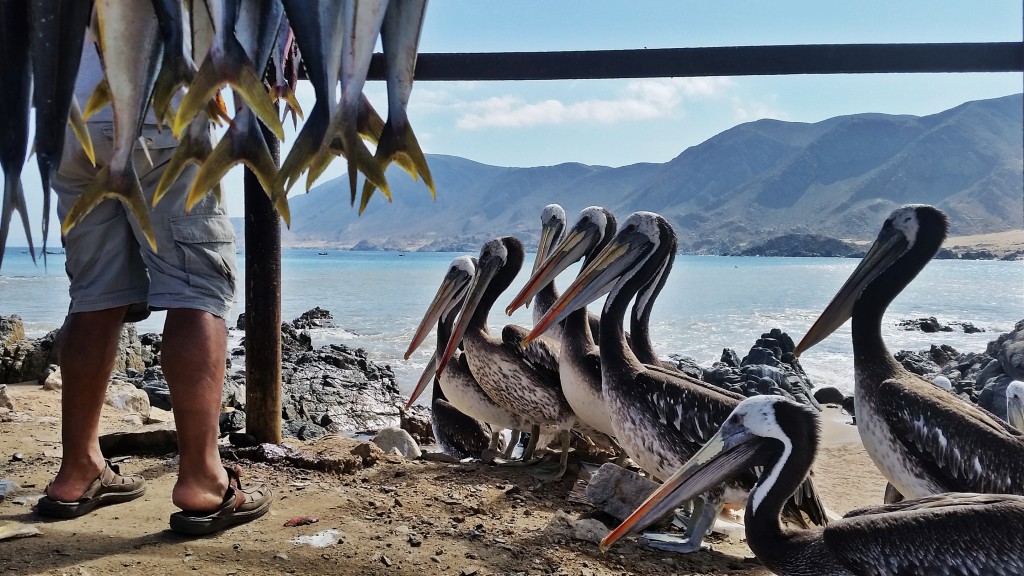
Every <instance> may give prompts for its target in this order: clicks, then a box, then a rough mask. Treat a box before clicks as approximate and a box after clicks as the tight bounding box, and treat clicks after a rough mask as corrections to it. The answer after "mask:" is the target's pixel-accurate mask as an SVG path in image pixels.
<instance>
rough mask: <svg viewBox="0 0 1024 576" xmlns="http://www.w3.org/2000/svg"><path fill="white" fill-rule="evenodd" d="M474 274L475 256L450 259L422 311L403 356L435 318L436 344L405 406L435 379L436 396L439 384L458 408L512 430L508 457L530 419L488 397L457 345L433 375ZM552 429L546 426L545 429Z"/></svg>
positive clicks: (495, 436) (492, 444)
mask: <svg viewBox="0 0 1024 576" xmlns="http://www.w3.org/2000/svg"><path fill="white" fill-rule="evenodd" d="M475 274H476V263H475V260H474V258H471V257H470V256H459V257H458V258H456V259H454V260H452V263H451V265H449V267H448V272H447V273H446V274H445V277H444V280H442V282H441V286H440V287H439V288H438V290H437V294H436V295H435V296H434V300H433V301H432V302H431V303H430V307H429V308H428V309H427V313H426V315H424V317H423V320H422V321H421V322H420V325H419V326H418V327H417V328H416V333H415V335H414V336H413V339H412V342H411V343H410V344H409V349H408V350H406V352H405V359H406V360H408V359H409V356H410V355H412V352H413V350H415V349H416V348H418V347H419V346H420V344H421V343H422V342H423V340H424V339H425V338H426V337H427V334H428V333H429V332H430V328H431V325H433V324H434V322H437V348H436V350H435V351H434V354H433V355H432V356H431V358H430V361H429V362H428V363H427V367H426V369H424V371H423V375H422V376H420V379H419V382H417V383H416V388H415V389H414V390H413V392H412V394H411V395H410V396H409V402H408V403H407V404H406V406H405V409H406V410H408V409H409V406H412V403H413V402H415V401H416V399H417V398H418V397H419V396H420V394H422V393H423V391H424V390H425V389H426V387H427V384H428V383H430V382H431V381H434V382H435V388H434V396H435V397H436V396H437V392H438V387H439V388H440V390H441V392H442V397H443V398H446V399H447V400H448V402H450V403H451V404H452V406H454V407H455V408H457V409H458V410H459V411H461V412H464V413H465V414H467V415H468V416H471V417H473V418H475V419H477V420H481V421H483V422H486V423H488V424H490V425H491V426H493V427H494V428H497V429H508V430H512V431H513V434H512V441H510V442H509V451H507V452H506V454H505V456H506V457H509V456H510V455H511V449H512V448H514V447H515V445H516V440H518V437H519V431H520V430H527V429H529V428H530V422H528V421H527V420H526V419H524V418H522V417H520V416H519V415H517V414H515V413H514V412H510V411H508V410H506V409H505V408H502V407H501V406H498V405H497V404H495V403H494V401H493V400H491V397H490V396H488V395H487V394H486V393H485V392H484V391H483V389H481V388H480V384H478V383H477V381H476V379H475V378H473V374H472V373H471V372H470V370H469V363H468V361H467V358H468V356H467V355H466V353H465V352H463V351H462V350H458V349H456V350H455V351H454V352H453V353H452V354H453V357H452V359H451V361H450V362H449V366H448V368H447V369H445V371H444V372H443V373H442V374H441V376H440V377H439V378H438V377H436V376H435V374H436V372H437V359H438V357H439V356H440V355H441V354H442V353H443V352H444V347H445V346H446V345H447V344H448V339H449V338H450V337H451V333H452V327H453V325H454V324H455V317H456V316H457V314H458V312H459V309H460V308H461V306H462V304H463V302H464V301H465V298H466V293H467V292H468V289H469V285H470V283H471V282H472V280H473V276H474V275H475ZM551 431H552V430H546V432H551ZM498 438H499V437H498V432H497V431H495V432H494V434H493V435H492V437H491V442H490V445H489V446H488V450H490V451H493V450H495V449H496V448H497V446H498ZM525 456H526V457H529V454H525Z"/></svg>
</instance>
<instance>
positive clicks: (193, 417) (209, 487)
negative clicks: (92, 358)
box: [161, 308, 228, 512]
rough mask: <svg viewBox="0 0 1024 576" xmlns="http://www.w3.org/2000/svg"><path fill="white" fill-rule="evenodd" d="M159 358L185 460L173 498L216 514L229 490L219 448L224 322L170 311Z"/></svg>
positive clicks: (200, 314)
mask: <svg viewBox="0 0 1024 576" xmlns="http://www.w3.org/2000/svg"><path fill="white" fill-rule="evenodd" d="M161 354H162V356H163V358H162V365H163V371H164V376H165V377H166V378H167V385H168V387H169V388H170V390H171V404H172V406H173V408H174V421H175V423H176V425H177V429H178V454H179V455H180V458H181V462H180V468H179V471H178V482H177V483H176V484H175V485H174V491H173V492H172V493H171V500H172V501H173V502H174V505H175V506H177V507H179V508H181V509H182V510H188V511H190V512H212V511H214V510H216V509H218V508H220V506H221V504H222V502H223V500H224V493H225V492H226V491H227V487H228V476H227V472H225V471H224V467H223V465H222V464H221V461H220V452H219V450H218V448H217V437H218V433H219V426H220V421H219V419H220V400H221V388H222V387H223V384H224V369H225V357H226V354H227V327H226V326H225V325H224V320H223V319H221V318H218V317H217V316H214V315H213V314H210V313H209V312H204V311H202V310H191V309H187V308H172V309H169V310H168V311H167V319H166V321H165V324H164V336H163V343H162V348H161Z"/></svg>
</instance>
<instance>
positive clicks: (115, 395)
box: [103, 381, 150, 418]
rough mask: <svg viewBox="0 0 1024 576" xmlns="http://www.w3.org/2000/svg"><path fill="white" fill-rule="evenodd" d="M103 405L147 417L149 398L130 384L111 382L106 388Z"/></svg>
mask: <svg viewBox="0 0 1024 576" xmlns="http://www.w3.org/2000/svg"><path fill="white" fill-rule="evenodd" d="M103 403H104V404H106V405H107V406H112V407H114V408H116V409H118V410H121V411H123V412H131V413H133V414H139V415H141V416H142V417H143V418H148V417H149V406H150V404H149V396H148V395H147V394H146V393H145V392H143V391H142V390H139V389H138V388H136V387H135V386H133V385H132V384H127V383H123V382H116V381H115V382H112V383H111V384H110V385H109V386H107V396H106V398H105V399H104V401H103Z"/></svg>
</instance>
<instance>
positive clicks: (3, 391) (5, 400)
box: [0, 384, 14, 410]
mask: <svg viewBox="0 0 1024 576" xmlns="http://www.w3.org/2000/svg"><path fill="white" fill-rule="evenodd" d="M0 408H6V409H7V410H14V402H12V401H11V397H10V396H9V395H8V394H7V384H0Z"/></svg>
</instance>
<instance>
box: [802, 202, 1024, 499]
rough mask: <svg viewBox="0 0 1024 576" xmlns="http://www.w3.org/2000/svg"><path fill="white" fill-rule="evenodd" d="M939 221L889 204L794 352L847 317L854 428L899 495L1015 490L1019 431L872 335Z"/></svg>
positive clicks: (1023, 486)
mask: <svg viewBox="0 0 1024 576" xmlns="http://www.w3.org/2000/svg"><path fill="white" fill-rule="evenodd" d="M947 227H948V224H947V222H946V217H945V215H944V214H943V213H942V212H940V211H939V210H937V209H935V208H933V207H931V206H924V205H912V206H903V207H900V208H897V209H896V210H894V211H893V213H892V214H891V215H890V216H889V218H887V219H886V221H885V223H884V224H883V225H882V230H881V232H879V234H878V238H877V239H876V240H875V243H874V244H873V245H872V246H871V248H870V249H869V250H868V252H867V254H866V255H865V256H864V259H863V260H862V261H861V262H860V264H859V265H858V266H857V268H856V269H855V270H854V271H853V273H852V274H851V275H850V278H849V279H848V280H847V281H846V283H845V284H844V285H843V287H842V288H840V289H839V293H838V294H836V296H835V297H834V298H833V299H832V302H830V303H829V305H828V307H827V308H826V309H825V311H824V312H822V313H821V316H820V317H819V318H818V320H817V321H816V322H815V323H814V325H813V326H811V329H810V330H808V332H807V335H806V336H804V338H803V340H802V341H801V342H800V344H799V345H797V347H796V350H795V351H794V354H796V355H799V354H800V353H801V352H803V351H805V350H807V349H808V348H810V347H811V346H814V345H815V344H816V343H818V342H820V341H821V340H823V339H825V338H826V337H827V336H828V335H829V334H831V333H832V332H833V331H835V329H836V328H838V327H839V326H841V325H842V324H843V323H844V322H846V320H847V319H851V318H852V321H853V323H852V326H851V333H852V336H853V369H854V390H853V395H854V402H855V405H856V408H857V430H858V431H859V432H860V437H861V440H862V441H863V442H864V448H865V449H866V450H867V453H868V455H869V456H870V457H871V459H872V460H873V461H874V462H875V465H876V466H877V467H878V469H879V471H881V473H882V475H883V476H885V478H886V480H888V481H889V482H890V483H891V484H892V485H893V486H894V487H895V489H896V490H898V491H899V492H900V493H901V494H903V495H904V496H905V497H907V498H920V497H923V496H928V495H930V494H940V493H943V492H980V493H989V494H1024V435H1022V433H1021V432H1020V431H1018V430H1015V429H1014V428H1012V427H1011V426H1009V425H1008V424H1006V423H1005V422H1003V421H1002V420H1000V419H999V418H997V417H996V416H994V415H992V414H991V413H989V412H987V411H986V410H984V409H982V408H979V407H977V406H975V405H974V404H972V403H970V402H966V401H964V400H963V399H961V398H959V397H957V396H955V395H953V394H946V393H944V392H940V391H938V390H936V389H935V386H934V385H932V384H931V383H930V382H928V381H927V380H925V379H923V378H921V377H919V376H917V375H915V374H912V373H910V372H908V371H907V370H905V369H904V368H903V367H902V366H901V365H900V363H899V362H897V361H896V360H895V359H894V358H893V356H892V355H891V354H889V351H888V350H887V349H886V347H885V342H883V341H882V315H883V314H884V313H885V309H886V307H888V306H889V303H890V302H892V300H893V298H895V297H896V295H897V294H899V293H900V291H901V290H903V288H905V287H906V286H907V284H909V283H910V281H911V280H913V279H914V277H915V276H917V273H918V272H920V271H921V269H922V268H924V266H925V264H927V263H928V261H929V260H930V259H931V257H932V256H933V255H934V254H935V252H936V251H938V249H939V246H941V245H942V241H943V240H944V239H945V237H946V230H947Z"/></svg>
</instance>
